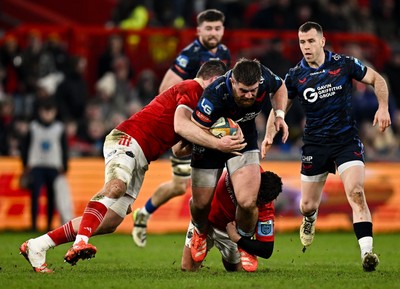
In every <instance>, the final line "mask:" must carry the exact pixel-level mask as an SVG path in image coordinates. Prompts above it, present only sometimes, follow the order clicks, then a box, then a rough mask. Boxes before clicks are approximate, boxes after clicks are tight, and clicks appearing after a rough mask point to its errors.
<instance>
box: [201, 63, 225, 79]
mask: <svg viewBox="0 0 400 289" xmlns="http://www.w3.org/2000/svg"><path fill="white" fill-rule="evenodd" d="M227 70H228V68H227V66H226V64H225V63H223V62H222V61H221V60H209V61H206V62H204V63H203V65H202V66H201V67H200V69H199V71H198V72H197V75H196V77H197V78H202V79H203V80H209V79H212V78H215V77H217V76H221V75H223V74H225V72H226V71H227Z"/></svg>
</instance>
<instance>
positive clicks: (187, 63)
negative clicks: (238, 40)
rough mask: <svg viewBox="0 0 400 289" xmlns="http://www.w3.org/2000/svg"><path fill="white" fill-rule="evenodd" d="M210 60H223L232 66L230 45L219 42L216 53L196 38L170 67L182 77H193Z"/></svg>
mask: <svg viewBox="0 0 400 289" xmlns="http://www.w3.org/2000/svg"><path fill="white" fill-rule="evenodd" d="M208 60H221V61H223V62H224V63H225V64H226V65H227V66H228V67H230V65H231V54H230V51H229V49H228V47H226V46H225V45H223V44H219V45H218V48H217V52H216V53H215V54H214V53H212V52H211V51H209V50H207V48H205V47H204V46H203V45H201V43H200V41H199V40H198V39H196V40H195V41H193V42H192V43H191V44H189V45H188V46H187V47H185V48H184V49H183V50H182V51H181V52H180V53H179V55H178V56H177V58H176V59H175V61H174V63H173V64H172V66H171V67H170V68H171V70H172V71H173V72H175V73H176V74H177V75H179V76H180V77H181V78H182V79H193V78H195V77H196V74H197V71H198V70H199V69H200V66H201V65H202V64H203V63H204V62H206V61H208Z"/></svg>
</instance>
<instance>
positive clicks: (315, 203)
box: [300, 173, 328, 247]
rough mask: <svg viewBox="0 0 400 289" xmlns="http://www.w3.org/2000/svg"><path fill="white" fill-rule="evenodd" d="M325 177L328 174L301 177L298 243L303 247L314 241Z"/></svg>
mask: <svg viewBox="0 0 400 289" xmlns="http://www.w3.org/2000/svg"><path fill="white" fill-rule="evenodd" d="M327 176H328V173H323V174H320V175H316V176H305V175H301V199H300V212H301V214H302V215H303V220H302V223H301V225H300V241H301V243H302V244H303V246H304V247H308V246H310V245H311V243H312V242H313V240H314V235H315V224H316V220H317V216H318V208H319V205H320V203H321V197H322V189H323V187H324V185H325V182H326V178H327Z"/></svg>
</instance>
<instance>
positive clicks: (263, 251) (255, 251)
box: [226, 222, 274, 259]
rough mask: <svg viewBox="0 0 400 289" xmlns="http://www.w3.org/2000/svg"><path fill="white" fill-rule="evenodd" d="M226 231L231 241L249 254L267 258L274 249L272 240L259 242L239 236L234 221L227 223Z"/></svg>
mask: <svg viewBox="0 0 400 289" xmlns="http://www.w3.org/2000/svg"><path fill="white" fill-rule="evenodd" d="M226 232H227V233H228V236H229V238H230V239H231V240H232V241H233V242H235V243H236V244H237V245H238V246H239V247H240V248H242V249H243V250H245V251H246V252H247V253H249V254H252V255H256V256H259V257H261V258H265V259H268V258H269V257H271V255H272V252H273V251H274V242H261V241H258V240H253V239H248V238H244V237H242V236H240V235H239V233H238V232H237V230H236V224H235V222H230V223H228V225H227V226H226Z"/></svg>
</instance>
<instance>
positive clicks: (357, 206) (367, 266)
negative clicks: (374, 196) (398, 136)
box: [338, 162, 379, 271]
mask: <svg viewBox="0 0 400 289" xmlns="http://www.w3.org/2000/svg"><path fill="white" fill-rule="evenodd" d="M351 163H353V164H355V165H353V166H349V165H350V163H344V164H342V165H341V166H339V168H338V170H339V173H340V177H341V179H342V182H343V185H344V189H345V192H346V196H347V200H348V201H349V204H350V206H351V208H352V210H353V228H354V233H355V235H356V237H357V240H358V243H359V246H360V251H361V259H362V266H363V269H364V270H365V271H375V268H376V266H378V264H379V259H378V256H377V255H376V254H374V253H373V252H372V249H373V233H372V218H371V213H370V211H369V208H368V204H367V201H366V197H365V193H364V178H365V169H364V163H363V162H351Z"/></svg>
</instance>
